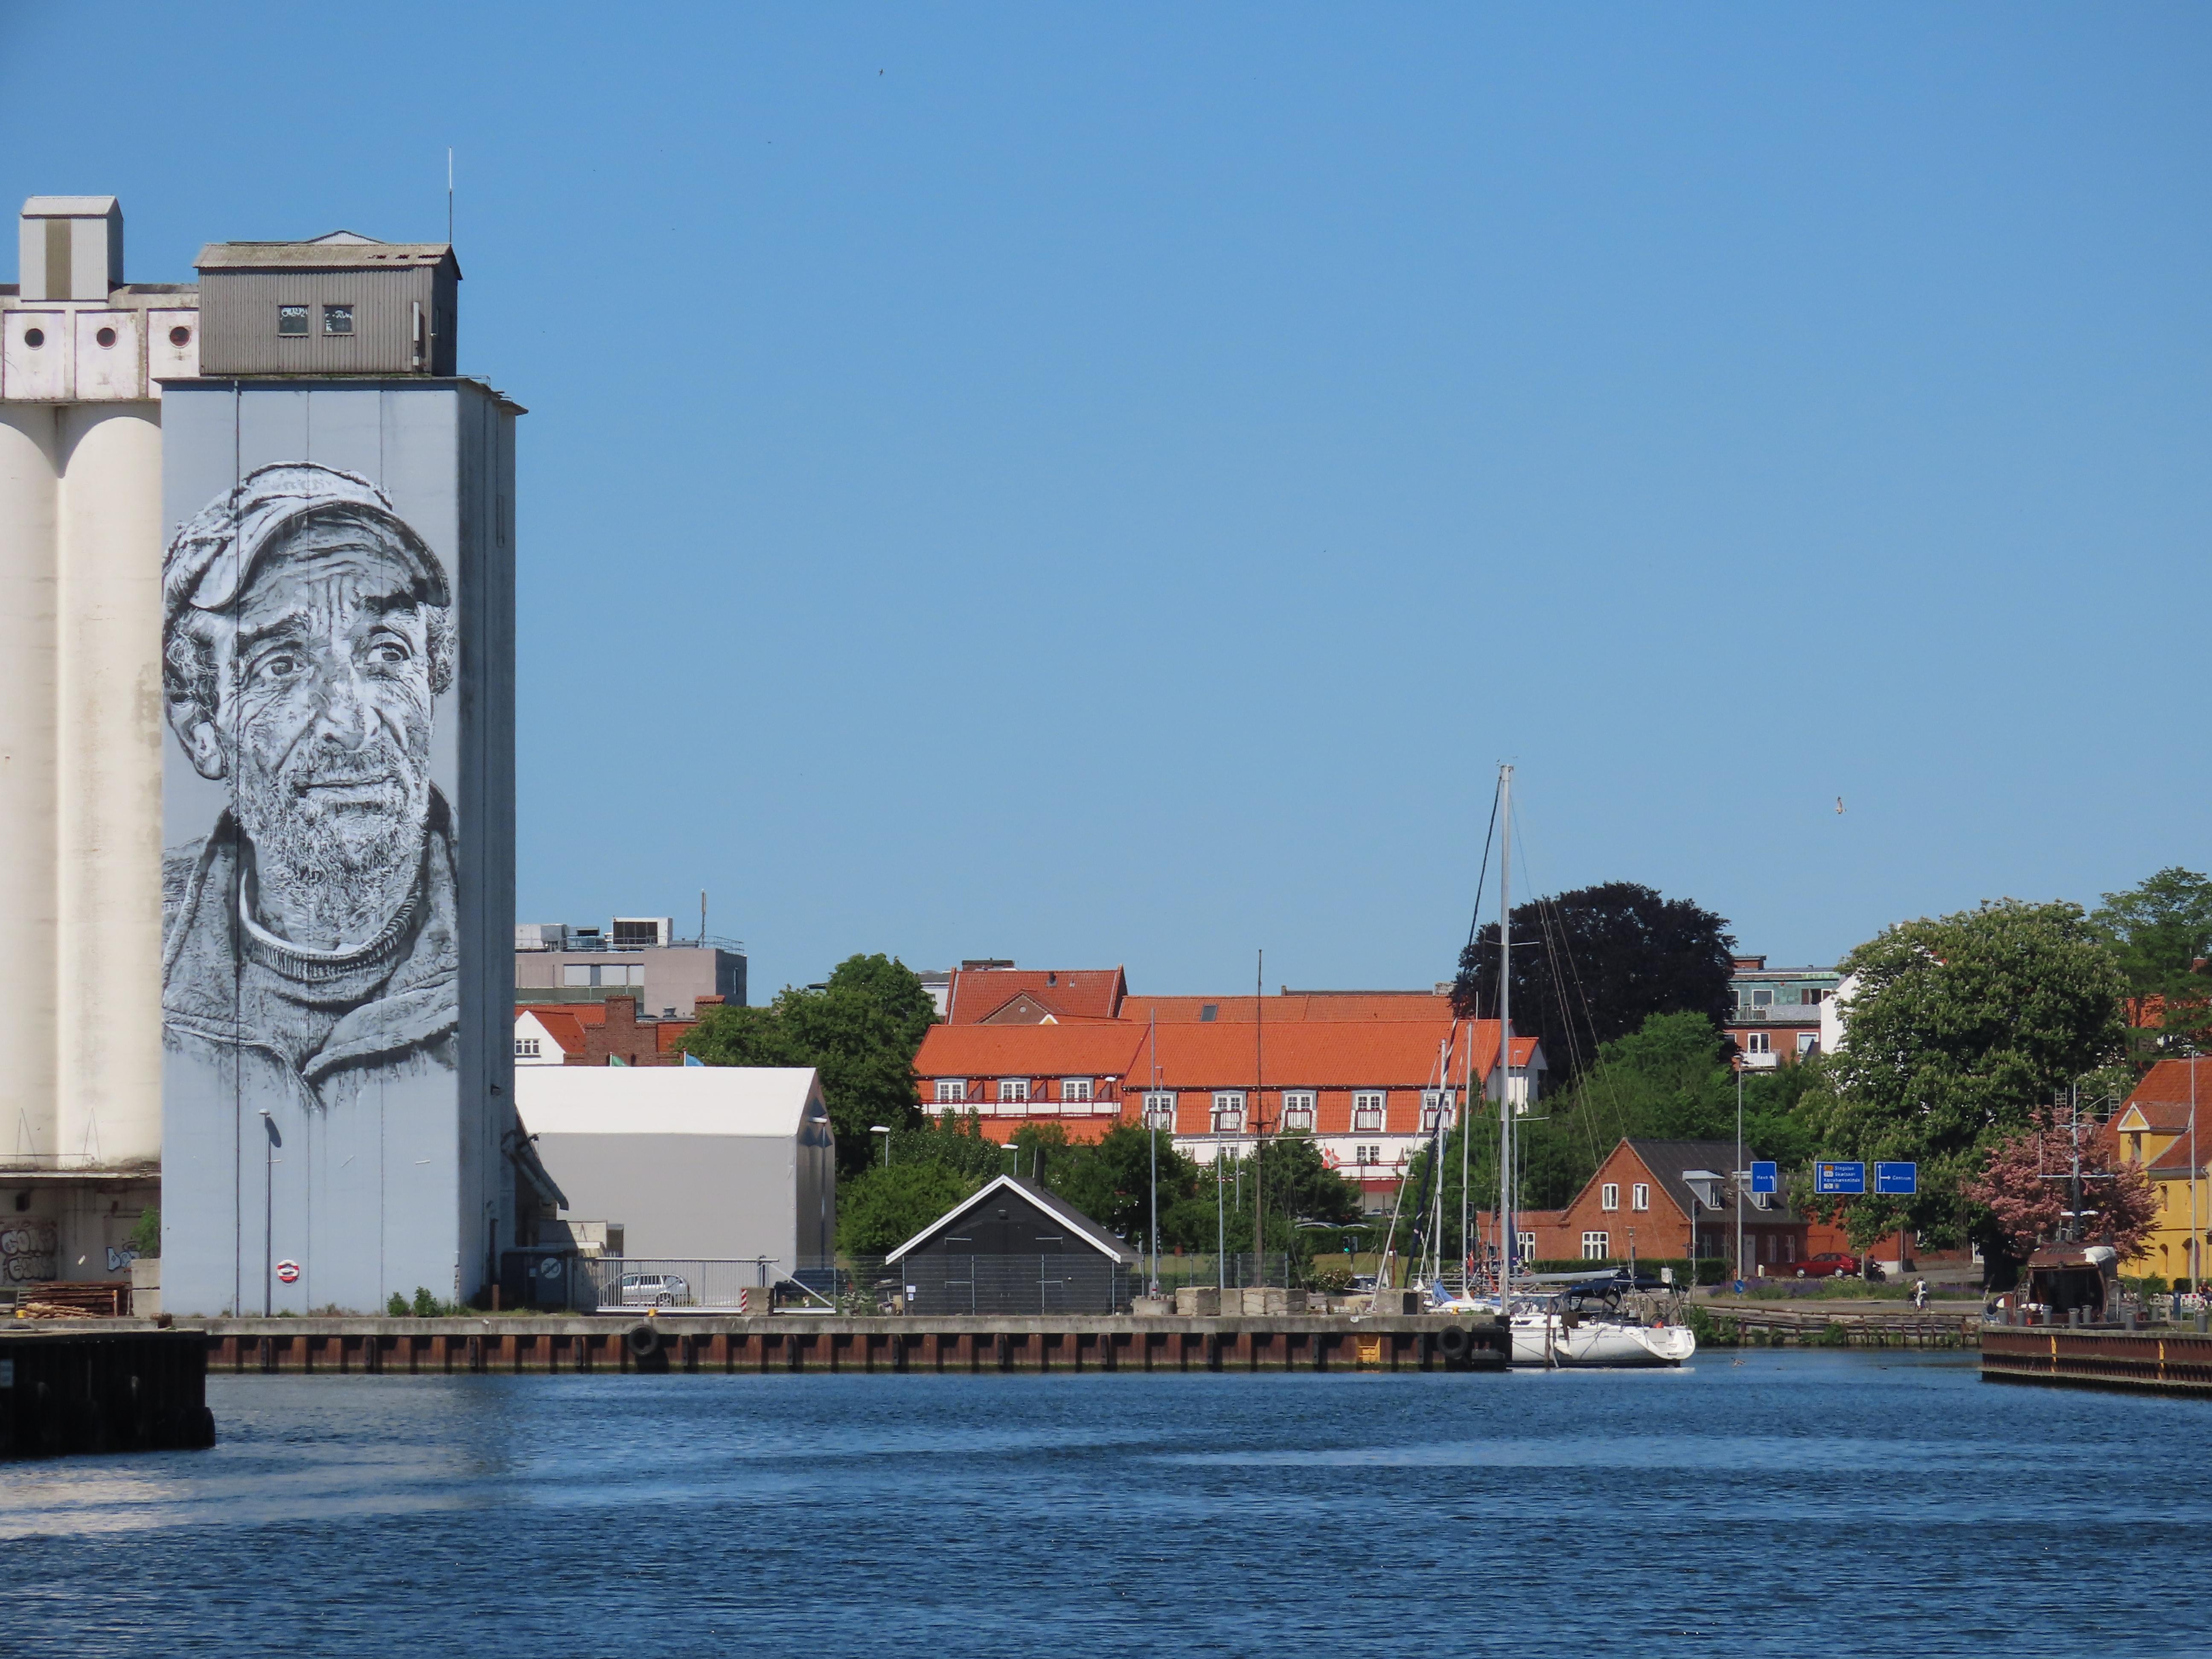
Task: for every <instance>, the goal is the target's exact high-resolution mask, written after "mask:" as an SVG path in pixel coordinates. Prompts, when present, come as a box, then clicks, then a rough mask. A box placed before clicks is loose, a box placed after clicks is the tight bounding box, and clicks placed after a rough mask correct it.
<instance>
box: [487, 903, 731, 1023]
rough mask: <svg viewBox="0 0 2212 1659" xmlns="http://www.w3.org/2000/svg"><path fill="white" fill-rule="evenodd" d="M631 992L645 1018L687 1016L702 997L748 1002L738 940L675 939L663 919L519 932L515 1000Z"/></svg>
mask: <svg viewBox="0 0 2212 1659" xmlns="http://www.w3.org/2000/svg"><path fill="white" fill-rule="evenodd" d="M612 996H627V997H633V998H635V1000H636V1001H637V1006H638V1012H640V1013H641V1014H642V1015H644V1016H646V1017H647V1018H657V1019H688V1018H690V1016H691V1012H692V1006H693V1005H694V1004H695V1003H696V1002H697V1001H698V1000H699V999H700V998H702V997H716V998H720V1000H722V1001H723V1002H725V1003H727V1004H729V1005H730V1006H732V1007H742V1006H744V1000H745V947H744V941H743V940H741V939H716V938H712V937H708V936H706V935H702V936H700V937H698V938H696V939H678V937H677V936H676V933H675V925H674V923H673V922H672V921H671V920H670V918H668V917H666V916H617V917H615V918H614V919H613V920H612V921H610V922H609V923H608V925H607V929H606V931H605V933H602V932H600V931H599V929H598V928H596V927H570V926H569V925H568V923H566V922H560V921H531V922H524V923H521V924H520V925H519V926H518V927H516V928H515V930H514V1000H516V1001H517V1002H599V1001H603V1000H605V999H606V998H608V997H612Z"/></svg>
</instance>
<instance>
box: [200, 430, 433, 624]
mask: <svg viewBox="0 0 2212 1659" xmlns="http://www.w3.org/2000/svg"><path fill="white" fill-rule="evenodd" d="M311 520H312V521H313V522H315V523H318V524H320V523H324V522H328V523H329V524H331V526H334V527H342V526H349V527H351V528H353V529H354V530H356V532H359V533H360V534H362V535H363V536H364V537H367V538H373V539H374V541H375V542H376V543H377V544H378V545H379V546H380V547H381V548H383V549H384V550H386V551H388V552H389V553H390V554H391V555H392V557H393V558H394V559H396V560H398V562H400V563H402V564H404V565H405V566H407V567H408V568H410V569H411V571H412V572H413V574H414V577H415V581H416V592H417V594H418V595H419V596H420V597H421V599H422V602H423V603H425V604H428V605H447V604H450V603H451V602H452V601H451V599H450V597H449V595H448V593H447V587H446V572H445V568H444V567H443V566H442V565H441V564H440V563H439V562H438V556H437V555H436V554H435V553H433V552H431V551H430V550H429V548H428V545H426V544H424V542H423V540H422V538H421V537H420V536H418V535H416V533H415V532H414V529H413V527H412V526H410V525H409V524H408V523H407V521H406V520H404V519H403V518H401V517H400V516H399V514H398V513H397V512H396V511H395V510H394V509H393V507H392V501H391V498H390V497H389V496H387V495H385V493H384V492H383V491H382V490H381V489H378V488H377V487H376V486H375V485H374V484H373V483H370V482H369V481H368V479H366V478H363V477H357V476H356V475H355V474H354V473H351V472H341V471H338V470H337V468H336V467H330V466H317V465H314V464H313V463H312V462H286V463H283V464H280V465H275V466H264V467H257V468H256V469H255V470H254V471H252V472H249V473H247V474H246V477H244V478H243V479H242V480H240V483H239V485H238V487H237V488H236V489H234V490H232V491H231V492H230V494H229V495H227V496H225V497H223V498H222V499H221V500H219V501H212V502H210V503H209V505H208V507H206V509H205V510H204V511H203V512H202V513H200V514H199V515H198V516H197V517H196V518H194V519H193V520H191V522H190V523H188V524H186V525H185V526H184V528H183V529H181V530H179V531H178V532H177V533H176V535H175V537H174V538H173V539H172V540H171V541H170V543H169V547H168V551H167V554H166V555H165V556H164V557H163V559H162V561H161V599H162V616H163V618H164V621H165V623H173V622H174V621H175V620H176V619H177V617H178V615H179V612H181V611H184V610H185V609H186V608H187V607H189V608H190V609H192V610H195V611H220V610H221V609H222V607H223V606H225V605H228V604H229V603H230V602H231V601H232V600H233V599H236V598H237V597H238V595H239V593H240V592H241V591H242V590H243V589H244V588H245V587H246V584H247V582H248V581H249V580H252V575H253V567H254V566H255V564H256V563H258V562H259V560H260V558H261V556H262V554H263V553H264V552H265V551H267V550H268V549H269V548H270V546H272V545H273V544H276V542H278V541H279V540H280V539H281V538H282V537H283V534H284V532H288V531H289V530H292V529H294V528H295V527H298V526H302V525H304V524H306V523H307V522H308V521H311Z"/></svg>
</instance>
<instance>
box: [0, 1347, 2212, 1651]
mask: <svg viewBox="0 0 2212 1659" xmlns="http://www.w3.org/2000/svg"><path fill="white" fill-rule="evenodd" d="M208 1394H209V1404H210V1406H211V1407H213V1408H214V1411H215V1413H216V1422H217V1424H218V1426H219V1432H220V1435H221V1440H220V1443H218V1445H217V1446H216V1449H214V1450H212V1451H207V1452H171V1453H159V1454H149V1455H141V1456H122V1457H105V1458H91V1457H82V1458H71V1459H65V1460H61V1461H57V1462H47V1463H32V1464H17V1465H14V1466H9V1467H0V1559H4V1560H5V1562H6V1565H7V1571H6V1575H5V1579H6V1584H5V1589H4V1591H0V1595H4V1601H0V1651H5V1652H8V1653H10V1654H24V1655H43V1654H67V1655H71V1656H85V1655H94V1654H126V1653H127V1654H134V1655H137V1654H149V1653H164V1654H190V1653H243V1652H247V1651H255V1652H266V1651H285V1652H294V1653H306V1654H332V1655H351V1654H370V1653H374V1654H378V1655H392V1654H401V1655H417V1654H421V1655H429V1654H441V1655H442V1654H448V1653H452V1654H463V1653H466V1654H471V1655H486V1654H507V1653H513V1654H533V1655H538V1654H543V1655H557V1656H569V1655H588V1654H615V1653H624V1652H630V1651H647V1650H659V1651H673V1650H690V1651H698V1652H741V1653H777V1654H787V1653H803V1652H819V1653H824V1654H844V1653H852V1652H858V1651H862V1650H866V1651H870V1652H874V1653H879V1654H897V1655H906V1654H914V1655H927V1656H934V1655H939V1654H956V1653H957V1654H959V1655H962V1656H987V1655H999V1654H1009V1655H1012V1654H1046V1655H1053V1656H1060V1655H1067V1656H1074V1655H1078V1654H1081V1655H1097V1654H1115V1655H1118V1654H1138V1653H1170V1652H1172V1653H1200V1654H1260V1653H1268V1654H1289V1655H1306V1654H1314V1653H1322V1652H1328V1651H1344V1652H1374V1653H1383V1654H1400V1653H1404V1654H1441V1653H1449V1654H1458V1653H1466V1654H1491V1653H1498V1654H1505V1653H1511V1654H1516V1655H1536V1654H1544V1655H1582V1654H1597V1653H1604V1654H1620V1655H1647V1654H1666V1655H1672V1654H1711V1653H1717V1652H1721V1651H1724V1650H1733V1651H1735V1652H1739V1653H1741V1652H1751V1653H1760V1654H1765V1653H1773V1654H1787V1655H1791V1656H1805V1655H1814V1654H1821V1653H1830V1652H1838V1651H1843V1652H1848V1653H1850V1655H1852V1656H1853V1659H1865V1656H1873V1655H1887V1654H1900V1655H1901V1654H1911V1655H1914V1656H1929V1655H1938V1654H1992V1653H2003V1654H2008V1655H2023V1654H2035V1655H2040V1654H2052V1655H2058V1654H2063V1655H2075V1656H2078V1655H2104V1654H2123V1653H2124V1654H2130V1655H2183V1654H2207V1653H2212V1641H2208V1640H2207V1638H2205V1637H2204V1636H2203V1635H2202V1634H2200V1633H2199V1632H2200V1630H2201V1629H2202V1628H2203V1626H2202V1625H2201V1623H2200V1609H2199V1603H2198V1595H2197V1584H2196V1580H2197V1577H2198V1575H2199V1572H2200V1571H2201V1565H2202V1561H2203V1542H2202V1541H2203V1539H2204V1537H2205V1536H2206V1535H2207V1528H2208V1526H2212V1472H2208V1470H2207V1468H2206V1465H2205V1463H2204V1461H2203V1457H2202V1455H2201V1452H2200V1448H2201V1445H2202V1443H2203V1437H2204V1436H2205V1433H2206V1431H2207V1430H2208V1428H2212V1407H2208V1406H2207V1405H2206V1404H2205V1403H2203V1402H2198V1401H2172V1400H2166V1399H2159V1398H2130V1397H2126V1396H2119V1395H2100V1394H2087V1393H2075V1392H2069V1391H2062V1390H2054V1389H2031V1388H2021V1387H2004V1386H1996V1385H1985V1384H1983V1383H1980V1382H1978V1380H1977V1377H1976V1375H1975V1370H1974V1364H1973V1357H1972V1355H1971V1354H1963V1355H1961V1354H1925V1355H1922V1354H1906V1353H1879V1352H1802V1351H1801V1352H1751V1353H1747V1354H1745V1355H1743V1356H1742V1357H1741V1360H1738V1359H1737V1358H1735V1357H1734V1356H1731V1355H1729V1354H1726V1353H1719V1354H1715V1353H1711V1352H1708V1353H1705V1354H1702V1355H1700V1356H1699V1359H1698V1360H1697V1362H1696V1363H1695V1364H1694V1365H1693V1366H1692V1367H1691V1368H1689V1369H1686V1370H1682V1371H1680V1372H1668V1371H1662V1372H1644V1373H1589V1374H1579V1375H1553V1376H1547V1375H1542V1374H1529V1373H1521V1374H1516V1375H1513V1376H1460V1375H1434V1376H1419V1375H1399V1376H1376V1375H1364V1376H1362V1375H1325V1376H1310V1375H1293V1376H1256V1377H1255V1376H1241V1377H1240V1376H1206V1375H1190V1376H1185V1375H1172V1376H1170V1375H1152V1376H1143V1375H1129V1374H1123V1375H1119V1376H1098V1375H1090V1376H1042V1377H1022V1376H1012V1377H970V1376H943V1377H940V1376H665V1377H639V1376H569V1377H551V1378H547V1377H523V1378H513V1377H508V1378H500V1377H489V1376H453V1377H446V1376H440V1377H416V1378H408V1377H301V1378H295V1377H262V1376H247V1377H214V1378H210V1382H209V1388H208Z"/></svg>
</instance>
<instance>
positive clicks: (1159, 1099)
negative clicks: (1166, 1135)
mask: <svg viewBox="0 0 2212 1659" xmlns="http://www.w3.org/2000/svg"><path fill="white" fill-rule="evenodd" d="M1145 1127H1146V1128H1148V1129H1172V1128H1174V1127H1175V1097H1174V1096H1173V1095H1171V1094H1169V1093H1167V1092H1165V1091H1161V1090H1155V1091H1153V1092H1152V1093H1151V1094H1148V1095H1146V1097H1145Z"/></svg>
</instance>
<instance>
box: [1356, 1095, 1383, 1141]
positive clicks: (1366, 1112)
mask: <svg viewBox="0 0 2212 1659" xmlns="http://www.w3.org/2000/svg"><path fill="white" fill-rule="evenodd" d="M1384 1098H1385V1097H1384V1095H1383V1091H1381V1090H1380V1089H1375V1090H1367V1089H1362V1090H1358V1091H1355V1092H1354V1093H1353V1095H1352V1127H1353V1128H1355V1129H1365V1130H1370V1131H1373V1130H1377V1129H1380V1128H1381V1127H1383V1101H1384Z"/></svg>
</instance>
